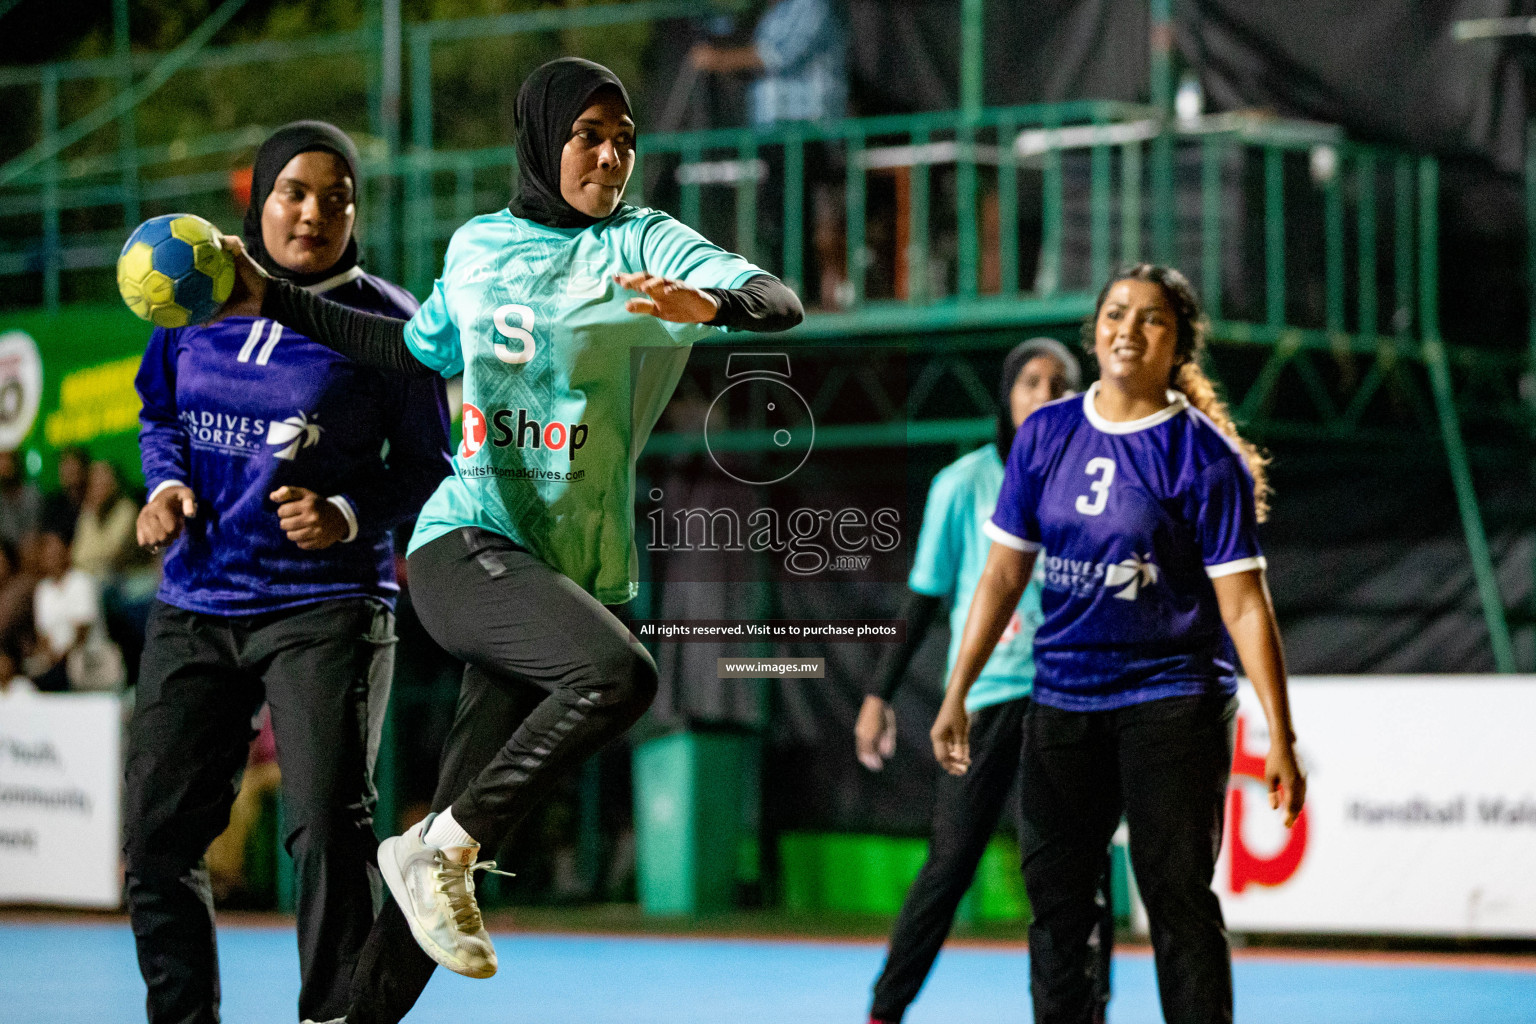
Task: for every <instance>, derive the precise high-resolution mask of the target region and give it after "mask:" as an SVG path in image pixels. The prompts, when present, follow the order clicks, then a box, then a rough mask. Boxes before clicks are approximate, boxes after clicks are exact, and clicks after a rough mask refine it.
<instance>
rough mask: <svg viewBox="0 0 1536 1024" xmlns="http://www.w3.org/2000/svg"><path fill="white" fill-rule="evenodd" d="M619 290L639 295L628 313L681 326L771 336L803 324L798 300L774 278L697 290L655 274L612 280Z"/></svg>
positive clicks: (627, 305)
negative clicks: (700, 325) (703, 326)
mask: <svg viewBox="0 0 1536 1024" xmlns="http://www.w3.org/2000/svg"><path fill="white" fill-rule="evenodd" d="M614 280H615V281H617V282H618V283H619V284H620V285H621V286H622V287H624V288H628V289H630V290H632V291H637V292H639V293H640V297H636V298H633V299H630V300H629V301H628V302H626V303H624V308H625V309H627V310H629V311H630V312H631V313H641V314H645V315H648V316H654V317H656V318H657V319H659V320H669V321H671V322H673V323H679V324H711V325H713V326H717V327H728V328H730V329H732V330H737V331H757V332H759V333H764V334H772V333H776V332H778V331H787V330H789V329H790V328H791V327H794V326H796V325H797V324H799V323H800V321H801V320H804V319H805V309H804V308H803V307H802V306H801V305H800V298H799V296H797V295H796V294H795V293H794V292H792V291H790V290H789V288H788V287H787V286H786V285H785V284H784V282H782V281H780V280H779V279H778V278H776V277H774V276H773V275H772V274H757V275H754V276H753V277H751V278H749V279H748V280H747V281H746V282H745V283H744V284H743V285H742V286H741V287H740V288H695V287H693V286H692V285H690V284H687V283H686V282H683V281H676V280H673V279H671V278H666V277H662V276H660V275H658V274H646V273H639V274H615V275H614Z"/></svg>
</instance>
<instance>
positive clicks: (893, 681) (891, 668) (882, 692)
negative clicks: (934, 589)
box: [868, 590, 944, 701]
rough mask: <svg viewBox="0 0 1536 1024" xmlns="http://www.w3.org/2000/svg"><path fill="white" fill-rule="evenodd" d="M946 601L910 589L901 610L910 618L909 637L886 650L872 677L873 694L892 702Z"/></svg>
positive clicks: (901, 612)
mask: <svg viewBox="0 0 1536 1024" xmlns="http://www.w3.org/2000/svg"><path fill="white" fill-rule="evenodd" d="M943 604H944V602H943V601H942V600H941V599H940V598H937V597H929V596H928V595H927V594H919V593H918V592H917V591H915V590H908V591H907V599H906V601H904V602H903V603H902V606H901V611H900V612H899V613H898V614H899V615H900V617H901V618H903V619H906V620H907V634H906V639H905V640H903V641H902V642H901V643H899V644H896V645H895V646H894V647H890V648H887V649H886V653H885V656H884V657H882V658H881V659H880V666H879V667H878V668H877V669H876V670H875V675H874V678H873V679H871V680H870V686H869V690H868V692H869V695H870V696H871V697H879V698H880V699H881V700H883V701H889V700H890V699H891V698H892V697H894V696H895V695H896V689H897V687H899V686H901V680H902V677H903V676H905V675H906V674H907V666H908V665H910V664H912V656H913V655H915V654H916V653H917V649H918V648H919V647H921V646H922V645H923V637H925V636H927V635H928V627H929V626H932V625H933V620H934V619H936V618H937V617H938V614H939V609H940V608H942V607H943Z"/></svg>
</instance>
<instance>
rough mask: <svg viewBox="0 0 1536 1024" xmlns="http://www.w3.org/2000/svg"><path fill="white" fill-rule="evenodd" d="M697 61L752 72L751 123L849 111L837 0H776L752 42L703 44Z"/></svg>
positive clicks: (710, 67) (694, 55)
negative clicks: (835, 0) (729, 44)
mask: <svg viewBox="0 0 1536 1024" xmlns="http://www.w3.org/2000/svg"><path fill="white" fill-rule="evenodd" d="M689 59H690V60H691V61H692V62H693V66H694V67H696V68H698V69H699V70H700V71H710V72H714V73H716V74H741V73H752V74H756V75H757V76H758V78H757V81H755V82H753V83H752V86H751V88H750V90H749V93H748V95H749V104H750V109H751V112H752V123H753V124H755V125H759V126H765V125H771V124H777V123H778V122H780V121H822V120H826V119H828V118H837V117H846V116H847V114H848V32H847V29H846V28H845V27H844V25H843V21H842V18H841V17H839V14H838V12H837V10H836V9H835V7H834V4H833V0H773V2H772V3H770V4H769V6H768V9H767V10H765V11H764V12H763V16H762V18H761V19H759V20H758V23H757V28H756V30H755V31H754V32H753V33H752V45H751V46H716V45H714V44H713V43H700V44H698V45H697V46H695V47H694V48H693V50H692V52H690V54H689Z"/></svg>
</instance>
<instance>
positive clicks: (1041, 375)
mask: <svg viewBox="0 0 1536 1024" xmlns="http://www.w3.org/2000/svg"><path fill="white" fill-rule="evenodd" d="M1080 384H1081V371H1080V370H1079V369H1078V365H1077V359H1076V358H1075V357H1074V356H1073V355H1072V353H1071V352H1070V351H1068V350H1067V348H1066V346H1064V345H1063V344H1061V342H1059V341H1056V340H1055V339H1053V338H1032V339H1030V340H1029V341H1026V342H1022V343H1021V344H1019V345H1016V346H1015V347H1014V348H1013V350H1012V351H1010V352H1009V353H1008V355H1007V357H1006V358H1005V359H1004V360H1003V369H1002V375H1001V377H1000V379H999V382H998V410H997V440H996V442H994V443H992V444H988V445H986V446H984V447H982V448H978V449H977V450H976V451H974V452H971V453H970V454H968V455H964V456H962V457H961V458H959V459H957V460H955V461H954V462H952V463H950V464H949V465H948V466H946V467H944V468H943V469H942V470H940V471H939V473H938V475H937V476H935V477H934V480H933V484H932V486H931V487H930V488H929V490H928V503H927V507H926V508H925V509H924V511H923V527H922V531H921V532H920V533H919V534H918V538H917V557H916V560H915V562H914V564H913V566H912V574H911V576H910V577H909V578H908V581H907V586H908V588H909V591H910V593H909V596H908V598H907V601H906V603H905V605H904V607H903V608H902V618H904V619H906V620H907V635H906V639H905V641H904V642H903V643H901V644H899V645H897V646H896V647H894V648H892V649H891V652H890V654H888V655H887V656H886V658H885V659H884V660H883V661H882V663H881V665H880V667H879V669H878V670H877V671H876V673H875V677H874V679H873V680H872V687H871V691H872V692H871V693H870V694H869V695H868V696H866V697H865V698H864V705H863V707H862V708H861V709H860V711H859V720H858V724H857V725H856V726H855V728H854V734H855V740H856V742H857V744H858V754H859V760H860V761H861V762H862V763H863V764H864V766H865V767H867V768H869V769H870V770H871V771H878V770H880V767H881V765H882V763H883V759H884V758H886V757H889V756H891V754H892V753H893V752H894V750H895V746H896V716H895V713H894V711H893V709H892V708H891V705H890V701H891V698H892V696H893V695H894V694H895V692H896V689H897V687H898V686H899V685H900V683H901V680H902V677H903V675H904V674H905V672H906V669H907V666H908V665H909V664H910V663H911V660H912V656H913V654H914V653H915V652H916V650H917V648H918V647H919V646H920V645H921V644H922V642H923V638H924V636H925V635H926V634H927V632H928V628H929V626H930V625H931V624H932V623H933V621H934V619H935V618H936V617H937V615H938V612H939V609H940V607H941V605H942V603H943V601H944V600H945V599H946V598H949V599H952V601H953V604H952V607H951V610H950V617H949V624H950V644H949V666H950V667H953V666H954V663H955V658H956V655H957V654H958V652H959V648H960V636H961V633H962V631H963V630H964V628H965V617H966V613H967V611H968V610H969V609H970V606H971V595H972V593H973V592H974V590H975V588H976V583H977V581H978V580H979V579H980V578H981V571H982V568H983V566H985V564H986V560H987V548H988V547H989V546H990V545H991V541H989V540H987V538H986V535H985V533H984V532H983V530H982V526H983V524H985V523H986V521H987V519H988V517H990V516H991V515H992V510H993V508H994V506H996V504H997V494H998V491H999V490H1000V489H1001V488H1002V485H1003V456H1002V455H1000V454H999V452H1003V453H1006V452H1007V450H1008V447H1009V446H1010V445H1011V444H1012V443H1013V437H1014V434H1015V433H1016V432H1017V431H1018V428H1019V425H1020V424H1021V423H1023V422H1024V419H1025V417H1027V416H1028V415H1029V414H1030V413H1032V412H1034V411H1035V409H1037V408H1039V407H1040V406H1041V405H1043V404H1044V403H1046V402H1051V401H1054V400H1056V399H1058V398H1060V397H1062V395H1064V394H1068V393H1072V392H1076V391H1077V389H1078V387H1079V386H1080ZM1039 624H1040V585H1039V582H1038V581H1035V582H1031V583H1030V585H1029V586H1028V587H1026V588H1025V590H1024V594H1023V596H1022V597H1021V598H1020V599H1019V604H1018V607H1017V608H1016V609H1015V610H1014V613H1013V616H1012V618H1011V619H1009V622H1008V628H1007V629H1006V630H1005V631H1004V633H1003V637H1002V639H1001V640H1000V641H999V642H998V645H997V649H996V650H995V651H993V652H992V656H991V657H990V658H989V659H987V664H986V667H985V668H984V669H983V670H982V673H981V677H980V678H979V679H978V680H977V682H976V685H975V686H973V687H972V688H971V692H970V694H969V695H968V696H967V698H966V702H965V710H966V711H967V712H968V713H969V714H970V716H971V732H970V737H971V769H970V771H968V772H967V773H966V774H965V775H964V776H961V777H960V778H953V777H951V776H948V775H945V776H941V777H940V780H939V786H938V792H937V793H936V795H935V798H934V807H933V831H932V834H931V838H930V839H929V844H928V856H927V859H926V860H925V861H924V863H923V867H922V870H921V871H920V872H918V876H917V878H916V879H915V880H914V881H913V883H912V888H911V889H910V890H909V891H908V893H907V898H906V900H905V901H904V902H903V903H902V906H901V914H900V916H898V917H897V919H896V927H895V929H894V930H893V931H892V932H891V945H890V950H889V952H888V953H887V955H886V959H885V968H884V969H883V970H882V971H881V973H880V977H879V979H878V980H877V981H876V982H875V993H874V1001H873V1003H872V1004H871V1007H870V1011H869V1017H870V1024H896V1022H898V1021H900V1020H901V1018H902V1016H903V1015H904V1014H905V1013H906V1010H907V1006H908V1005H909V1004H910V1003H911V1002H912V1000H913V999H915V998H916V997H917V993H918V991H919V990H920V989H921V988H922V986H923V982H924V981H925V980H927V977H928V972H929V971H930V970H931V969H932V967H933V961H934V958H935V957H936V956H938V953H939V949H940V948H941V947H942V946H943V945H944V940H945V938H946V937H948V935H949V930H950V927H951V926H952V925H953V923H954V917H955V910H956V908H958V907H959V905H960V900H961V899H962V898H963V897H964V895H965V891H966V889H967V888H969V887H970V884H971V880H972V879H973V878H974V877H975V875H976V866H977V864H979V863H980V862H981V856H982V853H983V852H984V851H985V850H986V847H987V843H988V841H989V840H991V838H992V835H993V833H994V832H995V831H996V829H997V823H998V819H999V818H1000V817H1001V815H1002V812H1003V804H1004V802H1005V800H1006V799H1007V796H1008V793H1009V792H1010V791H1011V790H1012V789H1013V784H1014V780H1015V779H1016V778H1017V776H1018V773H1019V745H1020V743H1021V742H1022V740H1023V736H1024V733H1023V721H1024V712H1025V709H1026V708H1028V706H1029V694H1030V690H1031V689H1032V688H1033V685H1034V678H1035V664H1034V656H1033V653H1032V650H1031V648H1032V645H1033V643H1034V639H1035V627H1037V626H1038V625H1039ZM1103 911H1104V913H1103V918H1102V919H1101V922H1100V927H1099V928H1098V930H1097V931H1096V933H1095V935H1094V942H1095V945H1096V948H1097V951H1098V956H1097V957H1096V958H1094V960H1093V967H1094V969H1095V976H1096V978H1097V979H1098V980H1099V983H1100V993H1101V996H1102V998H1101V999H1100V1000H1099V1002H1100V1005H1102V1004H1103V1003H1106V1002H1107V1001H1108V982H1109V971H1108V966H1109V957H1110V951H1111V947H1112V945H1113V931H1114V917H1113V908H1112V907H1111V906H1110V904H1109V901H1108V899H1107V898H1106V900H1105V901H1104V907H1103Z"/></svg>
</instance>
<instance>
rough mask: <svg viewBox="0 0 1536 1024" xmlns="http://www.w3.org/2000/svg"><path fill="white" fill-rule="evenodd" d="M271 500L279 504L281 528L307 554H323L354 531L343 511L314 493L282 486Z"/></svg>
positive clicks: (271, 495) (278, 518)
mask: <svg viewBox="0 0 1536 1024" xmlns="http://www.w3.org/2000/svg"><path fill="white" fill-rule="evenodd" d="M268 497H270V498H271V499H272V500H273V501H275V502H277V521H278V525H279V526H281V527H282V528H283V532H284V533H286V534H287V535H288V539H289V540H291V541H293V542H294V543H295V544H297V545H298V546H299V547H300V548H302V549H303V550H305V551H323V550H324V549H326V548H328V547H330V546H331V545H332V544H335V543H336V542H337V541H342V540H346V539H347V534H348V533H350V532H351V528H350V527H349V526H348V524H347V517H346V516H344V515H342V514H341V509H339V508H337V507H336V506H335V505H333V504H331V503H330V502H329V501H327V500H326V499H324V498H322V497H320V495H318V494H316V493H315V492H314V491H311V490H308V489H306V488H303V487H279V488H278V489H277V490H275V491H273V492H272V493H271V494H270V495H268Z"/></svg>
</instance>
